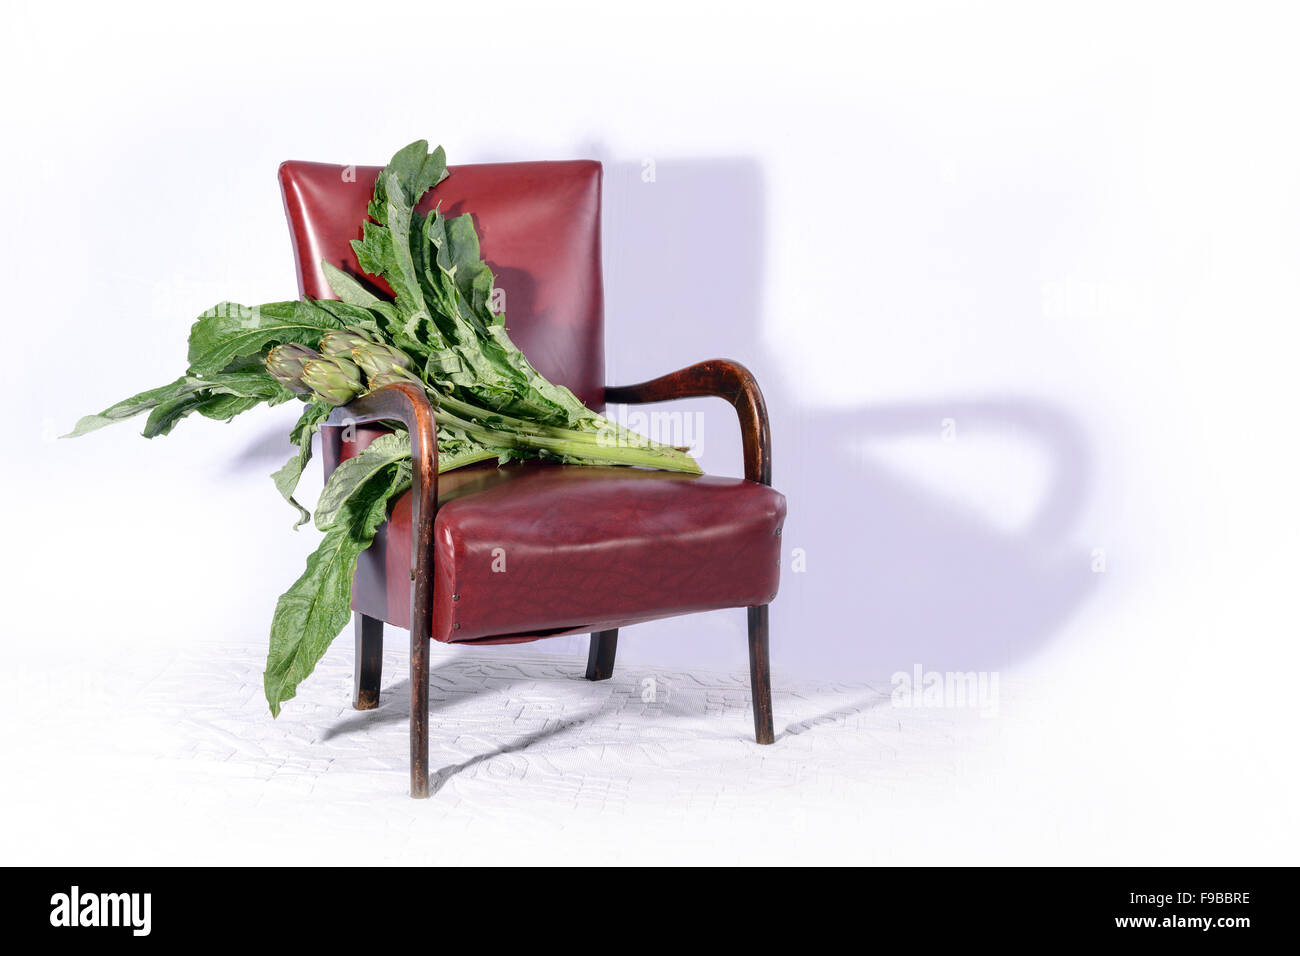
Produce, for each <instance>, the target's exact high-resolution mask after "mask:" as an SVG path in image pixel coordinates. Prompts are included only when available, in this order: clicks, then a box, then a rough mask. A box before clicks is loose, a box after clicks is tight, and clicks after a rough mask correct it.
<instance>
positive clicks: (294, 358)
mask: <svg viewBox="0 0 1300 956" xmlns="http://www.w3.org/2000/svg"><path fill="white" fill-rule="evenodd" d="M318 358H320V355H319V354H318V353H316V352H314V351H312V350H311V349H309V348H307V347H306V346H304V345H293V344H292V343H291V344H288V345H277V346H276V347H275V348H273V349H271V351H270V352H268V353H267V355H266V370H267V371H268V372H270V373H271V376H272V377H273V378H274V379H275V380H276V381H277V382H279V383H280V384H281V385H283V386H284V387H285V388H287V389H288V390H289V391H291V392H293V393H294V394H296V395H310V394H311V388H310V387H309V386H308V385H306V384H305V383H304V382H303V378H302V373H303V364H304V363H305V362H308V361H310V360H312V359H318Z"/></svg>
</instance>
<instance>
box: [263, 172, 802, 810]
mask: <svg viewBox="0 0 1300 956" xmlns="http://www.w3.org/2000/svg"><path fill="white" fill-rule="evenodd" d="M378 172H379V167H351V166H349V167H344V166H333V165H327V164H323V163H302V162H287V163H284V164H283V165H282V166H281V167H280V182H281V186H282V188H283V190H284V201H285V210H286V213H287V215H288V218H289V227H290V233H291V236H292V239H293V246H294V254H295V257H296V261H297V268H298V283H299V289H300V291H301V292H302V293H303V294H304V295H308V296H312V297H314V298H327V297H330V295H331V293H330V289H329V286H328V284H327V283H326V281H325V276H324V274H323V272H322V270H321V267H320V260H321V259H322V258H324V259H327V260H328V261H330V262H331V263H332V264H333V265H336V266H339V267H340V268H343V269H346V270H348V271H351V272H353V273H359V269H358V266H357V263H356V259H355V258H354V256H353V252H352V248H351V246H350V245H349V240H351V239H355V238H358V237H359V236H360V234H361V232H360V224H361V222H362V220H363V218H364V216H365V210H366V203H367V201H368V200H369V198H370V194H371V191H372V189H373V187H374V182H375V179H376V177H377V175H378ZM600 182H601V167H600V164H599V163H596V162H590V161H577V162H553V163H497V164H488V165H475V166H456V167H452V168H451V174H450V176H449V177H448V178H447V179H446V180H445V181H444V182H443V183H441V184H440V185H439V186H437V187H436V188H435V189H434V190H432V191H431V193H430V194H429V195H427V196H426V197H425V200H424V203H423V204H422V208H430V207H432V205H434V204H435V203H440V204H441V205H442V209H443V211H444V212H445V213H446V214H448V215H458V214H460V213H462V212H466V211H468V212H471V213H473V215H474V220H475V225H476V226H477V228H478V231H479V236H480V242H481V247H482V250H483V254H484V257H485V258H486V259H487V260H488V262H489V263H490V264H491V265H492V267H493V270H494V272H495V273H496V275H497V282H498V285H499V286H500V287H501V288H503V289H504V291H505V294H506V301H507V316H508V322H509V328H510V335H511V337H512V338H513V339H514V341H515V342H516V343H517V344H518V345H519V347H520V348H521V349H522V350H523V352H524V353H525V354H526V355H527V356H528V357H529V359H530V360H531V361H532V362H533V364H534V365H535V366H536V367H537V369H538V371H540V372H541V373H542V374H543V375H545V376H546V377H547V378H549V379H551V380H552V381H554V382H557V383H560V384H563V385H566V386H568V387H569V388H570V389H571V390H572V391H573V392H574V393H575V394H576V395H577V396H578V397H579V398H580V399H582V401H583V402H585V403H586V404H587V405H588V406H590V407H592V408H596V409H601V408H603V407H604V405H605V403H606V402H615V403H625V404H635V403H644V402H660V401H666V400H669V399H675V398H686V397H695V396H703V395H716V396H719V397H721V398H724V399H726V400H727V401H728V402H730V403H731V404H732V405H734V406H735V408H736V410H737V412H738V414H739V418H740V427H741V434H742V438H743V446H744V456H745V478H744V479H743V480H741V479H732V478H719V477H716V476H709V475H698V476H697V475H682V474H677V473H670V472H661V471H650V470H645V469H633V468H593V467H586V466H566V465H557V464H548V463H541V462H525V463H515V464H511V465H507V466H505V467H497V466H496V465H495V464H494V463H484V464H481V465H477V466H471V467H469V468H463V469H457V470H454V471H451V472H448V473H447V474H445V475H442V476H439V475H438V463H437V455H438V451H437V442H436V439H435V435H436V433H435V430H434V423H433V418H432V410H431V408H430V406H429V402H428V400H427V398H426V397H425V395H424V394H423V392H422V391H421V390H420V389H419V388H418V387H414V386H401V385H398V386H390V387H387V388H383V389H379V390H377V391H375V392H373V393H371V394H369V395H366V396H363V397H362V398H360V399H358V400H357V401H355V402H353V403H352V404H351V405H349V406H347V407H345V408H341V409H337V410H336V411H335V413H334V416H333V417H332V418H331V420H330V423H329V424H328V425H327V426H326V427H325V428H323V429H322V430H321V436H322V449H323V457H324V459H325V469H326V473H327V474H328V473H329V472H330V471H331V470H333V469H334V468H335V467H337V466H338V463H339V462H340V461H342V460H345V459H347V458H350V457H352V456H353V455H355V454H357V453H359V452H360V451H361V449H363V448H364V447H365V446H366V445H367V444H369V442H370V441H372V440H373V439H374V438H375V437H376V436H378V435H380V434H382V433H383V431H384V427H383V425H382V423H383V422H394V421H400V422H403V423H405V425H406V427H407V428H408V429H409V430H410V434H411V440H412V451H413V454H414V461H415V467H414V480H413V483H412V488H411V490H410V492H408V493H407V494H406V495H405V496H403V497H402V498H400V499H399V500H398V501H397V503H396V504H395V506H394V508H393V511H392V513H391V515H390V517H389V520H388V522H387V523H386V524H385V525H384V527H383V528H382V529H381V531H380V534H379V536H378V537H377V538H376V540H375V543H374V544H373V545H372V546H371V548H370V549H369V550H368V551H367V552H366V553H365V554H363V555H362V557H361V561H360V563H359V565H358V568H357V574H356V579H355V582H354V588H353V599H352V607H353V610H354V611H355V612H356V614H355V619H356V680H355V693H354V700H353V704H354V706H356V707H357V708H358V709H368V708H372V707H375V706H377V705H378V702H379V678H380V664H381V660H382V648H383V625H384V622H387V623H389V624H393V625H396V626H399V627H405V628H409V629H410V632H411V795H412V796H416V797H424V796H428V793H429V768H428V762H429V737H428V686H429V682H428V676H429V675H428V660H429V641H430V640H437V641H442V642H445V643H460V644H512V643H522V642H525V641H535V640H540V639H542V638H545V637H554V636H558V635H561V634H574V633H587V632H590V633H591V651H590V654H589V657H588V660H587V672H586V676H587V679H588V680H604V679H606V678H608V677H610V676H611V674H612V673H613V667H614V655H615V649H616V647H617V642H618V629H619V628H620V627H625V626H628V625H631V624H636V623H638V622H643V621H649V620H654V619H657V618H663V617H669V616H673V615H677V614H688V613H692V612H696V611H707V610H713V609H717V608H726V607H745V608H748V614H749V660H750V678H751V686H752V692H753V707H754V731H755V737H756V738H757V740H758V742H759V743H761V744H769V743H772V741H773V732H772V703H771V683H770V677H769V672H768V635H767V626H768V625H767V620H768V618H767V605H768V603H769V602H770V601H771V600H772V598H774V597H775V596H776V591H777V583H778V580H779V577H780V564H781V558H780V542H781V538H780V535H781V526H782V523H783V522H784V520H785V498H784V497H783V496H782V495H781V494H779V493H778V492H776V491H774V490H772V488H771V487H769V486H770V483H771V470H772V465H771V443H770V438H769V435H768V423H767V410H766V408H765V407H764V404H763V396H762V393H761V392H760V391H759V389H758V384H757V382H755V381H754V377H753V376H752V375H751V374H750V373H749V372H748V371H747V370H746V369H745V368H744V367H742V366H740V365H738V364H737V363H735V362H728V361H723V360H713V361H708V362H702V363H700V364H698V365H693V366H691V367H689V368H686V369H682V370H681V371H678V372H673V373H671V374H669V375H665V376H663V377H662V378H657V379H654V380H653V381H650V382H643V383H641V384H639V385H630V386H623V387H619V388H613V387H606V385H605V381H604V306H603V291H602V280H601V262H600Z"/></svg>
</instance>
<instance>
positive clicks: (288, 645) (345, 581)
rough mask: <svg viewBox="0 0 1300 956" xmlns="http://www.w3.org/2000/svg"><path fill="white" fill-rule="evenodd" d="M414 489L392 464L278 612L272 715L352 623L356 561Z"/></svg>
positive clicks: (353, 505)
mask: <svg viewBox="0 0 1300 956" xmlns="http://www.w3.org/2000/svg"><path fill="white" fill-rule="evenodd" d="M409 484H410V470H409V467H408V468H407V469H406V471H405V472H403V470H402V468H401V467H400V464H390V465H389V466H388V468H387V469H386V470H384V471H382V472H380V473H379V474H377V475H375V476H374V477H373V478H372V479H371V480H370V481H369V482H367V483H366V484H365V485H364V486H363V487H361V488H359V489H358V490H357V492H356V493H355V494H353V495H351V496H350V497H349V498H348V500H347V502H346V503H345V504H344V506H343V508H342V510H341V511H340V512H339V513H338V515H337V516H336V517H335V520H334V522H333V524H332V525H331V527H330V530H329V531H328V532H327V533H326V535H325V538H324V540H323V541H321V543H320V547H318V548H317V549H316V550H315V552H313V553H312V554H311V555H310V556H309V557H308V558H307V569H306V570H305V571H304V572H303V573H302V576H301V577H299V578H298V580H297V581H295V582H294V583H293V585H292V586H291V587H290V588H289V590H288V591H286V592H285V593H284V594H283V595H282V596H281V597H280V600H279V602H277V604H276V606H275V615H274V617H273V618H272V620H271V646H270V650H269V651H268V653H267V657H266V673H265V677H264V685H265V690H266V701H267V703H268V704H269V705H270V707H271V714H272V715H273V716H279V713H280V705H281V704H283V703H284V702H285V701H286V700H289V699H290V698H292V697H293V696H294V695H295V694H296V693H297V690H298V684H299V683H301V682H302V681H303V680H304V679H305V678H306V677H307V675H309V674H310V673H311V672H312V670H313V669H314V668H315V667H316V663H317V662H318V661H319V660H320V659H321V657H322V656H323V655H324V653H325V651H326V649H327V648H328V647H329V646H330V643H331V642H333V640H334V638H335V637H337V636H338V633H339V631H340V630H342V629H343V625H344V624H346V623H347V619H348V613H349V610H350V605H351V600H352V575H353V574H354V573H355V571H356V567H357V557H358V556H359V555H360V554H361V552H362V551H364V550H366V548H368V547H370V544H371V542H372V541H373V540H374V537H375V531H376V530H377V529H378V528H379V526H380V524H382V523H383V521H384V518H385V517H386V516H387V513H388V502H389V501H390V500H391V499H392V498H393V497H395V496H396V495H399V494H401V493H402V492H403V491H405V490H406V487H407V486H408V485H409Z"/></svg>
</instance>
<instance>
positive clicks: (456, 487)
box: [322, 426, 785, 644]
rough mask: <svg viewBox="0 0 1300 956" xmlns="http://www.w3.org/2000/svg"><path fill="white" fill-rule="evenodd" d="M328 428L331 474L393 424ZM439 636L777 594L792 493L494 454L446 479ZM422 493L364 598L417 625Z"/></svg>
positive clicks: (562, 624)
mask: <svg viewBox="0 0 1300 956" xmlns="http://www.w3.org/2000/svg"><path fill="white" fill-rule="evenodd" d="M342 431H343V429H342V428H338V427H328V428H326V429H323V430H322V435H323V446H324V448H323V454H324V456H325V459H326V469H327V471H329V470H332V469H333V468H334V467H336V466H337V464H338V462H339V461H341V460H346V459H347V458H351V457H352V456H353V455H356V454H358V453H360V451H361V450H362V449H363V448H365V447H366V445H368V444H370V442H371V441H372V440H373V439H374V438H375V437H376V436H378V435H380V434H382V433H383V432H384V429H383V428H381V427H374V426H360V427H357V428H356V436H355V439H354V440H352V441H347V442H344V441H342V440H341V438H342V435H341V433H342ZM438 503H439V507H438V515H437V519H436V520H435V523H434V542H435V549H436V550H435V557H434V601H433V630H432V636H433V639H434V640H437V641H443V642H450V643H484V644H487V643H494V644H495V643H517V642H522V641H528V640H536V639H538V638H541V637H553V636H556V635H558V634H567V633H582V632H588V631H599V630H607V629H609V628H613V627H621V626H625V625H628V624H634V623H637V622H639V621H649V620H654V619H655V618H660V617H668V616H671V615H674V614H686V613H690V612H693V611H707V610H714V609H717V608H724V607H745V606H753V605H760V604H766V603H768V602H769V601H770V600H771V599H772V597H773V596H774V595H775V593H776V589H777V582H778V579H779V577H780V567H779V564H780V543H781V538H780V536H779V535H778V534H777V531H778V530H779V529H780V528H781V526H782V524H783V522H784V520H785V498H784V496H782V495H781V494H780V493H779V492H776V491H773V490H772V489H771V488H769V487H767V486H766V485H760V484H758V483H756V482H752V481H746V480H744V479H741V478H719V477H715V476H710V475H682V474H676V473H672V472H665V471H650V470H646V469H640V468H595V467H588V466H584V465H556V464H547V463H540V462H525V463H516V464H512V465H508V466H505V467H498V466H497V465H496V463H495V462H486V463H483V464H480V465H476V466H471V467H469V468H459V469H456V470H454V471H450V472H448V473H446V474H444V475H441V476H440V477H439V481H438ZM410 570H411V502H410V494H409V493H408V494H406V495H404V496H402V497H401V498H400V499H399V500H398V501H397V502H396V504H395V505H394V507H393V512H392V516H391V518H390V520H389V521H388V523H387V524H386V525H385V526H384V532H383V535H382V537H381V539H380V540H378V541H377V542H376V544H375V545H374V546H373V547H372V548H371V549H370V550H369V551H367V552H366V554H365V555H363V563H362V565H361V567H359V569H358V579H357V585H358V586H357V587H356V588H355V589H354V592H353V602H352V606H353V608H355V609H356V610H358V611H361V612H362V613H364V614H368V615H370V616H371V617H375V618H379V619H381V620H385V621H387V622H388V623H390V624H394V625H397V626H399V627H408V628H409V627H410V606H411V604H410V601H411V591H410V588H411V578H410Z"/></svg>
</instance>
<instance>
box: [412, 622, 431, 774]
mask: <svg viewBox="0 0 1300 956" xmlns="http://www.w3.org/2000/svg"><path fill="white" fill-rule="evenodd" d="M421 631H424V632H425V633H420V632H421ZM428 795H429V636H428V633H427V629H426V628H419V627H416V628H412V629H411V796H413V797H427V796H428Z"/></svg>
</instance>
